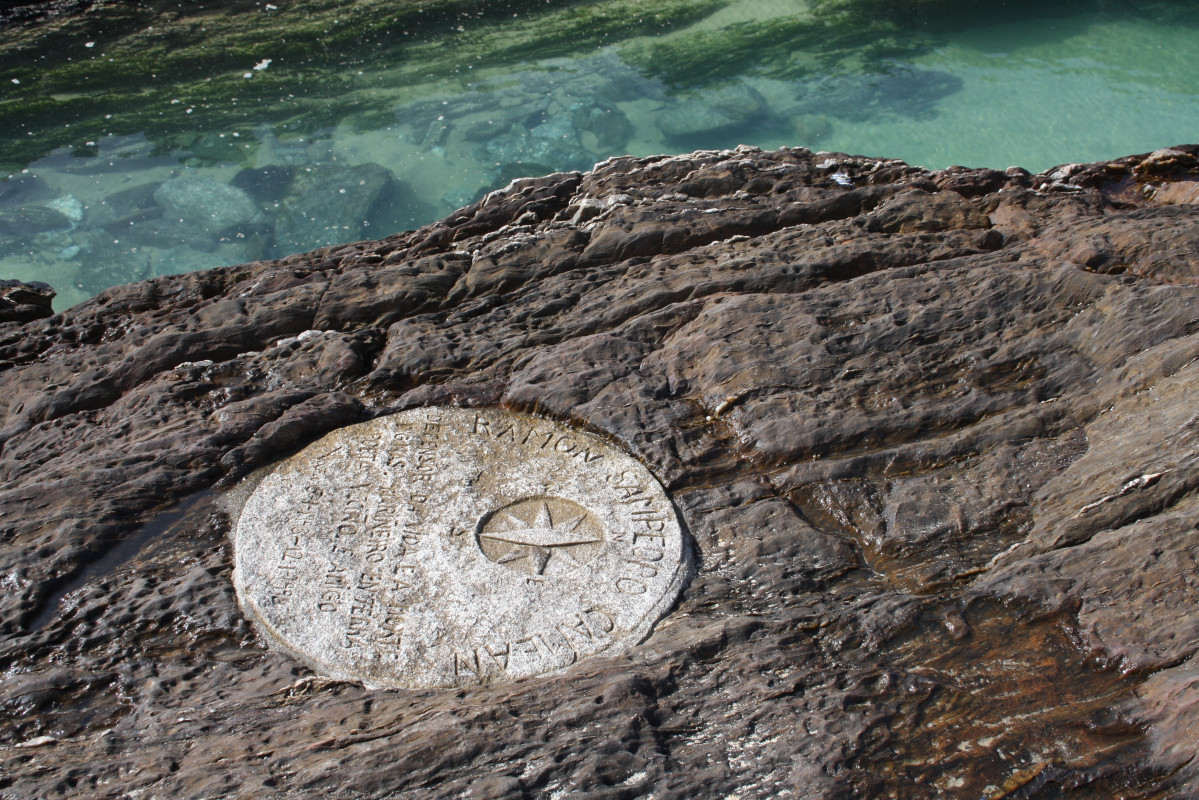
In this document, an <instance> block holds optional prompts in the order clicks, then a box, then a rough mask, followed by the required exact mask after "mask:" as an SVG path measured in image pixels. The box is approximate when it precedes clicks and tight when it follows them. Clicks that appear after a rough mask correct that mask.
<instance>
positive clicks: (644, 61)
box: [0, 0, 1199, 308]
mask: <svg viewBox="0 0 1199 800" xmlns="http://www.w3.org/2000/svg"><path fill="white" fill-rule="evenodd" d="M825 2H829V0H825ZM564 5H565V6H566V8H565V10H556V11H554V13H553V14H550V15H549V16H537V15H535V14H534V13H533V12H531V11H528V10H527V9H526V7H524V6H521V7H520V8H518V9H517V10H516V11H514V12H513V13H511V14H508V13H507V9H508V6H507V5H505V6H503V7H502V8H501V9H500V10H502V11H503V12H504V13H496V9H497V8H499V6H498V5H497V4H487V3H475V4H473V5H470V8H469V10H468V11H464V12H461V13H458V14H457V15H451V16H447V17H445V18H444V19H438V20H437V21H436V23H435V24H432V25H429V26H426V28H424V29H421V30H420V31H415V32H412V31H399V33H400V34H403V35H397V34H396V31H394V30H393V31H392V32H391V33H390V34H387V35H384V34H381V33H378V32H373V33H372V32H367V33H362V32H361V31H359V32H358V33H355V34H354V35H355V36H357V37H358V38H357V39H355V40H353V41H352V42H351V44H344V43H341V44H338V43H336V42H334V43H331V44H330V45H329V47H328V48H326V49H325V51H324V52H322V53H318V54H316V55H312V56H306V55H297V54H296V52H294V50H295V48H289V46H288V44H287V41H286V39H287V36H288V35H287V34H280V35H279V36H278V38H275V39H272V38H271V37H269V36H268V37H266V38H264V39H261V40H259V39H253V40H252V41H251V44H250V45H247V47H246V49H245V50H244V52H243V51H236V52H235V51H234V50H233V49H232V47H231V45H228V44H221V45H220V48H223V50H222V52H223V54H224V55H225V57H224V58H223V62H222V63H217V62H214V61H211V60H209V61H204V60H203V59H199V60H196V61H195V62H194V63H192V62H188V63H189V64H190V66H188V67H187V69H184V67H174V66H171V64H172V63H173V62H170V61H169V59H168V58H167V56H166V55H163V56H161V58H162V59H163V60H162V61H160V62H157V63H159V64H160V65H161V66H162V69H163V72H164V73H165V72H168V71H170V72H172V73H173V74H171V75H169V76H168V75H165V74H164V75H161V76H160V75H159V74H158V73H157V72H156V71H155V70H156V67H155V66H154V62H151V63H150V64H149V65H148V66H145V65H143V66H138V67H137V68H136V69H134V68H132V67H131V68H130V69H128V70H126V71H124V72H122V71H121V70H120V69H118V68H119V67H120V66H121V62H122V59H124V60H125V61H130V60H131V59H132V56H130V55H128V54H129V53H133V52H138V51H137V48H142V50H144V51H147V52H159V51H157V50H155V49H154V48H156V47H159V46H160V45H161V43H160V42H158V40H157V39H155V38H154V37H155V36H156V35H159V34H156V33H155V26H154V24H153V23H154V22H155V21H154V20H149V21H147V20H145V19H140V20H135V21H132V22H129V21H126V23H123V24H126V25H127V26H128V27H129V30H130V31H133V33H129V32H128V31H126V32H125V34H122V35H123V36H124V38H121V37H118V36H115V35H113V34H111V32H108V31H101V32H100V33H99V34H97V33H96V32H94V31H93V30H77V31H76V30H73V29H70V28H65V29H63V30H62V31H59V32H58V33H57V34H56V35H55V36H53V37H50V36H48V37H46V41H45V43H44V51H39V50H37V49H36V43H37V41H38V40H37V37H36V36H34V35H33V34H31V33H30V34H22V35H23V36H25V39H24V40H22V41H25V42H26V46H25V50H23V51H22V55H21V59H9V60H8V61H3V60H0V67H3V69H0V86H3V87H5V89H2V90H0V91H4V92H8V96H7V97H3V96H0V120H3V121H4V126H5V127H6V128H7V130H5V129H0V164H3V165H5V166H4V168H3V170H0V176H2V175H8V178H7V179H5V180H3V181H0V278H18V279H22V280H41V281H46V282H48V283H50V284H51V285H52V286H54V287H55V289H56V290H58V292H59V297H58V298H57V299H56V302H55V306H56V308H64V307H66V306H68V305H71V304H73V303H76V302H79V301H81V300H83V299H85V298H87V297H89V296H91V295H92V294H94V293H96V292H98V291H101V290H103V289H104V288H107V287H108V286H112V285H115V284H118V283H124V282H127V281H132V280H138V279H142V278H147V277H153V276H155V275H162V274H171V273H176V272H183V271H187V270H192V269H201V268H205V267H211V266H220V265H224V264H232V263H240V262H244V261H249V260H253V259H257V258H266V257H276V256H281V255H286V254H289V253H292V252H299V251H303V250H307V249H311V248H314V247H318V246H323V245H327V244H335V243H341V242H346V241H355V240H359V239H363V238H379V237H382V236H385V235H388V234H391V233H394V232H397V231H399V230H403V229H407V228H412V227H416V226H418V225H421V224H424V223H426V222H430V221H432V220H435V219H437V218H439V217H442V216H444V215H446V214H448V213H449V212H450V211H452V210H454V209H455V208H457V207H459V206H461V205H464V204H466V203H469V202H471V201H472V200H474V199H476V198H478V197H479V196H481V194H482V193H484V192H485V191H488V190H490V189H494V188H497V187H500V186H503V185H505V184H506V183H507V182H508V181H509V180H511V179H512V178H515V177H518V176H522V175H530V174H543V173H546V172H550V171H556V170H571V169H588V168H590V167H591V166H592V165H593V164H594V163H596V162H597V161H600V160H602V159H604V158H607V157H609V156H613V155H619V154H626V153H631V154H634V155H650V154H654V153H663V152H680V151H686V150H691V149H696V148H729V147H733V146H735V145H737V144H753V145H758V146H761V147H763V148H773V147H778V146H782V145H792V146H806V147H810V148H811V149H813V150H829V151H843V152H850V153H859V154H865V155H877V156H887V157H893V158H900V159H903V160H905V161H908V162H910V163H913V164H920V165H923V166H927V167H930V168H941V167H945V166H949V165H951V164H964V165H969V166H989V167H996V168H1003V167H1006V166H1009V165H1013V164H1018V165H1021V166H1024V167H1026V168H1028V169H1030V170H1033V171H1039V170H1042V169H1046V168H1048V167H1050V166H1053V165H1056V164H1060V163H1066V162H1070V161H1090V160H1100V159H1107V158H1113V157H1117V156H1121V155H1126V154H1130V153H1136V152H1144V151H1149V150H1154V149H1158V148H1161V147H1166V146H1169V145H1172V144H1179V143H1184V142H1196V141H1199V58H1195V54H1196V53H1199V13H1197V12H1195V11H1193V10H1191V9H1190V4H1178V3H1164V2H1162V3H1151V4H1119V3H1098V2H1097V3H1081V4H1067V5H1066V7H1067V8H1069V9H1072V10H1069V11H1061V10H1059V11H1057V12H1055V13H1048V12H1046V11H1045V10H1043V9H1042V10H1040V11H1037V12H1036V13H1033V12H1028V11H1025V12H1024V13H1023V14H1022V16H1019V17H1016V16H1013V15H1008V16H1006V17H1004V18H1000V19H996V18H995V17H994V15H992V16H991V17H990V18H988V19H985V20H983V19H975V20H970V19H965V18H961V17H959V18H956V19H954V20H953V21H952V24H941V23H942V22H943V21H941V20H936V19H912V20H906V21H905V20H902V19H900V20H899V22H898V23H895V24H893V21H889V22H888V23H887V26H884V27H880V28H878V29H877V30H876V29H874V28H871V29H869V30H864V31H862V30H859V29H860V27H861V23H859V22H855V21H854V20H852V19H843V18H842V17H836V18H833V17H827V18H826V17H820V16H819V15H818V13H819V12H820V10H821V9H820V7H819V4H818V3H817V4H816V5H810V4H809V3H808V2H807V0H770V2H748V0H746V1H743V2H706V3H699V2H695V3H679V2H675V3H673V5H664V6H663V8H664V9H665V10H662V11H661V12H660V13H658V15H657V16H654V17H652V18H647V15H642V16H641V17H636V18H634V17H632V16H630V14H631V11H630V8H640V7H645V8H656V6H654V4H653V3H645V4H640V5H638V4H634V5H633V6H630V5H629V4H628V3H625V4H623V5H621V4H620V3H619V0H611V2H607V3H605V2H595V3H574V4H564ZM324 8H326V11H327V10H328V9H329V8H334V7H333V6H329V4H328V3H326V6H325V7H324ZM1129 9H1134V10H1131V11H1130V10H1129ZM335 10H336V9H335V8H334V11H333V12H329V13H335ZM609 10H610V11H611V12H612V13H609ZM245 13H253V14H257V15H259V19H260V20H262V22H261V26H262V27H263V28H264V29H266V30H269V27H270V26H271V25H273V24H276V22H275V21H276V20H280V19H281V18H279V17H278V16H277V15H278V14H281V13H285V10H284V9H277V8H275V7H274V6H272V5H270V4H261V3H260V4H258V5H257V7H255V10H253V11H252V12H245ZM555 14H556V16H555ZM586 14H591V15H592V16H585V15H586ZM597 14H598V15H599V16H596V15H597ZM273 15H274V16H273ZM604 15H606V16H604ZM621 15H623V16H621ZM814 15H815V16H814ZM235 16H236V15H217V16H211V17H203V18H199V21H197V20H182V21H180V20H178V19H176V20H173V21H172V24H174V25H176V26H178V25H180V24H183V22H186V23H187V24H188V25H189V26H190V27H189V28H188V30H189V32H190V33H189V35H192V36H200V37H203V36H216V35H218V34H219V32H220V29H221V26H222V25H227V24H232V22H229V20H233V19H234V18H235ZM829 19H833V20H834V21H833V22H829V21H828V20H829ZM340 22H341V21H340V20H337V19H333V20H332V21H330V20H329V19H328V18H322V22H321V24H322V25H324V26H325V28H323V29H322V30H321V31H318V32H317V34H314V35H315V36H317V37H318V40H319V37H320V36H332V33H330V31H334V32H335V31H336V28H337V25H338V24H340ZM163 24H164V23H160V24H159V30H166V31H168V32H169V36H171V37H176V38H177V37H178V36H179V34H178V32H177V30H176V31H174V32H170V31H171V30H172V29H169V28H163ZM280 24H281V23H280ZM397 24H399V23H397ZM405 24H406V23H405ZM555 26H557V27H555ZM855 26H856V27H855ZM858 34H860V35H858ZM239 35H240V34H239ZM295 35H296V36H298V35H300V34H298V33H297V34H295ZM161 36H162V37H163V39H164V40H165V39H167V38H169V37H168V33H162V34H161ZM388 36H394V37H395V41H391V40H389V39H388ZM93 37H94V38H93ZM139 37H140V38H139ZM555 37H556V38H555ZM13 41H14V39H12V37H10V39H9V41H8V43H7V44H5V42H4V41H3V40H0V48H3V47H6V46H7V47H9V48H10V50H11V49H12V48H13V47H14V45H13ZM31 41H32V42H34V43H35V45H28V42H31ZM172 41H174V40H172ZM199 41H201V42H202V41H203V40H202V38H201V39H200V40H199ZM239 41H240V40H239ZM330 41H332V40H330ZM396 42H400V43H399V44H397V43H396ZM64 43H65V44H64ZM172 46H173V45H172ZM64 47H65V48H67V49H66V52H67V53H69V54H71V55H69V56H67V57H65V60H64V56H63V54H62V51H63V48H64ZM198 47H200V48H201V49H203V47H204V45H203V44H202V43H201V44H200V45H198ZM337 48H344V52H341V51H339V50H338V49H337ZM214 49H218V48H217V46H216V45H214ZM161 52H162V53H164V54H165V53H167V52H169V51H166V50H163V51H161ZM330 52H333V55H332V56H330ZM0 54H2V50H0ZM55 59H57V60H55ZM31 60H32V63H35V64H36V63H45V64H46V65H47V66H46V67H45V69H43V70H40V71H39V70H38V69H32V70H31V69H28V68H27V67H28V64H29V63H31ZM67 61H69V62H70V63H69V64H67V63H66V62H67ZM5 64H7V66H4V65H5ZM18 64H21V65H23V66H21V67H20V68H18V66H17V65H18ZM52 64H54V65H57V66H54V67H53V68H51V66H52ZM197 64H198V65H199V66H198V67H197V66H196V65H197ZM168 67H169V70H168ZM56 69H57V70H58V72H55V70H56ZM139 69H140V70H142V73H137V70H139ZM188 69H190V70H192V71H191V72H189V71H188ZM197 69H200V70H208V71H209V73H204V74H200V73H197V72H196V70H197ZM64 70H65V71H64ZM135 73H136V74H139V75H140V77H138V78H137V81H141V82H140V83H139V82H137V81H134V80H132V79H131V78H130V77H129V76H130V75H134V74H135ZM63 76H66V77H63ZM72 81H75V82H77V83H78V86H74V85H73V84H72V83H71V82H72ZM105 81H109V82H110V83H106V82H105ZM9 86H11V87H13V88H12V89H8V88H7V87H9ZM39 87H40V91H41V92H42V94H37V92H38V91H39ZM76 131H78V134H77V136H76V133H75V132H76ZM72 137H75V138H72Z"/></svg>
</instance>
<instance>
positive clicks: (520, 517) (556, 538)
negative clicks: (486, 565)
mask: <svg viewBox="0 0 1199 800" xmlns="http://www.w3.org/2000/svg"><path fill="white" fill-rule="evenodd" d="M603 542H604V536H603V526H602V525H601V524H600V522H599V520H597V519H596V518H595V516H594V515H593V514H592V513H591V512H590V511H588V510H587V509H585V508H583V507H582V506H581V505H579V504H578V503H574V502H572V501H570V500H566V499H564V498H561V497H533V498H529V499H527V500H519V501H517V502H515V503H512V504H510V505H507V506H504V507H503V508H500V509H498V510H496V511H495V512H493V513H492V514H491V515H490V516H488V517H487V518H485V519H484V521H483V525H482V526H481V527H480V529H479V549H481V550H482V551H483V554H484V555H485V556H487V557H488V558H489V559H491V560H492V561H494V562H496V563H497V564H503V565H505V566H507V567H510V568H512V569H516V570H520V571H521V572H526V573H529V574H531V575H543V574H547V573H548V574H550V575H553V574H555V573H559V572H564V571H568V570H571V569H574V568H575V567H578V566H581V565H583V564H586V563H587V562H588V561H590V560H591V559H592V558H594V557H595V556H596V554H597V553H599V551H600V548H601V547H602V546H603Z"/></svg>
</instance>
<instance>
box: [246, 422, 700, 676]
mask: <svg viewBox="0 0 1199 800" xmlns="http://www.w3.org/2000/svg"><path fill="white" fill-rule="evenodd" d="M235 562H236V566H235V570H234V573H233V578H234V583H235V584H236V587H237V591H238V597H239V599H240V602H241V604H242V608H243V610H244V611H245V613H246V614H247V615H248V616H249V617H250V618H251V619H253V620H254V622H255V623H256V624H257V625H258V626H259V628H260V630H262V631H263V633H264V634H265V635H266V636H267V637H268V638H269V639H270V640H271V642H272V643H273V644H274V645H276V646H278V647H280V648H281V649H284V650H286V651H288V652H290V653H291V654H293V655H294V656H296V657H297V658H299V659H300V660H302V661H304V662H305V663H307V664H308V665H309V666H311V667H312V668H313V669H314V670H316V671H317V672H318V673H321V674H323V675H327V676H332V677H341V678H352V679H357V680H361V681H363V682H365V683H367V684H369V685H392V686H407V687H449V686H460V685H467V684H474V683H479V682H489V681H497V680H507V679H514V678H520V677H523V676H528V675H536V674H541V673H547V672H555V671H558V670H562V669H565V668H567V667H569V666H570V665H571V664H574V663H575V662H576V661H578V660H579V659H581V658H585V657H587V656H590V655H594V654H596V653H601V652H603V653H613V652H619V651H621V650H624V649H626V648H628V647H631V646H632V645H634V644H636V643H638V642H639V641H641V640H642V639H643V638H644V637H645V636H646V635H647V634H648V633H649V631H650V629H651V628H652V626H653V625H654V623H655V622H656V621H657V620H658V619H659V618H660V617H661V616H662V615H663V614H664V613H665V612H666V611H667V610H669V608H670V607H671V605H672V604H673V603H674V600H675V598H676V596H677V594H678V592H679V590H680V589H681V587H682V584H683V582H684V581H685V580H686V578H687V574H688V557H687V547H686V543H685V541H684V538H683V533H682V531H681V529H680V526H679V523H678V519H677V517H676V515H675V512H674V509H673V507H672V506H671V503H670V501H669V500H668V499H667V497H666V495H665V493H664V491H663V490H662V487H661V486H660V485H659V484H658V482H657V481H656V480H655V478H654V477H653V475H652V474H651V473H650V472H649V471H648V470H647V469H646V468H645V467H644V466H643V465H642V464H641V463H640V462H638V461H637V460H635V459H633V458H632V457H630V456H628V455H626V454H624V453H622V452H620V451H618V450H617V449H615V448H614V447H612V446H611V445H609V444H607V443H605V442H604V441H602V440H600V439H599V438H597V437H595V436H592V435H589V434H586V433H581V432H579V431H573V430H569V429H567V428H564V427H562V426H560V425H558V424H556V423H553V422H550V421H547V420H544V419H536V418H533V417H526V416H520V415H515V414H510V413H507V412H504V411H499V410H495V409H451V408H421V409H414V410H410V411H406V412H403V413H400V414H396V415H394V416H389V417H382V418H379V419H376V420H372V421H370V422H367V423H363V424H360V425H354V426H351V427H347V428H343V429H341V430H338V431H334V432H333V433H331V434H329V435H328V436H326V437H325V438H323V439H321V440H320V441H318V442H316V443H314V444H312V445H311V446H309V447H308V448H306V449H305V450H303V451H302V452H300V453H298V454H297V455H295V456H293V457H292V458H290V459H287V460H286V461H283V462H282V463H280V464H279V465H277V466H276V467H275V468H274V469H273V470H272V471H271V472H270V473H269V474H268V475H267V476H266V477H265V478H263V479H262V480H261V482H260V483H259V484H258V485H257V487H256V488H255V489H254V490H253V493H252V494H251V495H250V496H249V498H248V499H247V500H246V502H245V505H244V507H243V508H242V509H241V513H240V517H239V519H238V522H237V527H236V532H235Z"/></svg>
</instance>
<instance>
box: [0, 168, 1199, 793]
mask: <svg viewBox="0 0 1199 800" xmlns="http://www.w3.org/2000/svg"><path fill="white" fill-rule="evenodd" d="M1197 185H1199V147H1195V146H1183V147H1178V148H1174V149H1170V150H1162V151H1158V152H1156V153H1153V154H1151V155H1146V156H1135V157H1129V158H1125V159H1120V160H1117V161H1114V162H1110V163H1103V164H1083V165H1078V164H1075V165H1067V166H1064V167H1060V168H1058V169H1056V170H1053V171H1050V172H1048V173H1045V174H1042V175H1035V176H1034V175H1029V174H1028V173H1026V172H1024V171H1022V170H1019V169H1010V170H1008V171H1007V172H996V171H993V170H969V169H962V168H953V169H950V170H946V171H942V172H928V171H925V170H922V169H919V168H915V167H910V166H908V165H906V164H903V163H901V162H897V161H888V160H877V159H868V158H860V157H850V156H845V155H840V154H827V153H819V154H813V153H810V152H808V151H806V150H782V151H777V152H760V151H757V150H754V149H748V148H743V149H739V150H736V151H723V152H700V153H694V154H691V155H686V156H677V157H658V158H646V159H633V158H618V159H613V160H610V161H607V162H604V163H603V164H601V165H597V168H596V169H595V170H594V171H593V172H590V173H585V174H579V173H569V174H556V175H551V176H548V177H544V178H538V179H528V180H521V181H517V182H515V183H513V184H512V185H511V186H509V187H508V188H507V189H505V190H503V191H500V192H496V193H494V194H492V195H489V196H488V197H486V198H484V199H483V200H482V201H480V202H479V203H478V204H476V205H474V206H470V207H468V208H465V209H463V210H461V211H459V212H457V213H455V214H454V215H452V216H451V217H449V218H447V219H445V220H443V221H441V222H439V223H436V224H434V225H431V226H429V227H426V228H423V229H421V230H418V231H415V232H408V233H403V234H398V235H396V236H393V237H390V238H388V239H384V240H382V241H375V242H363V243H359V244H354V245H348V246H342V247H333V248H326V249H323V250H318V251H314V252H312V253H308V254H304V255H297V256H292V257H289V258H285V259H282V260H279V261H270V262H255V263H251V264H246V265H242V266H237V267H229V268H222V269H217V270H211V271H207V272H198V273H189V274H184V275H179V276H174V277H164V278H157V279H154V280H152V281H147V282H143V283H137V284H132V285H128V286H122V287H118V288H115V289H111V290H109V291H106V292H104V293H103V294H101V295H99V296H98V297H96V298H94V299H93V300H91V301H88V302H86V303H84V304H82V305H79V306H76V307H73V308H71V309H69V310H67V311H65V312H62V313H59V314H51V311H50V308H49V300H48V298H49V290H48V288H47V287H45V286H40V285H35V286H28V287H26V286H23V285H6V286H4V287H0V295H2V297H0V386H2V391H0V448H2V449H0V586H2V587H3V591H2V592H0V609H2V611H0V675H2V682H3V683H2V685H3V691H2V692H0V798H4V800H10V799H12V800H17V799H20V800H24V798H67V797H70V798H126V797H132V798H147V799H148V798H251V797H253V798H297V797H329V798H390V797H401V796H411V797H421V798H457V797H472V798H518V797H554V798H558V797H563V798H564V797H572V798H597V799H598V798H642V797H644V798H648V797H651V796H652V797H654V798H655V799H656V800H665V799H666V798H695V797H733V796H735V797H739V798H766V797H771V798H774V797H797V798H928V797H933V796H941V797H954V798H957V797H961V798H979V797H985V798H995V799H997V798H1008V797H1012V798H1017V797H1022V798H1029V797H1045V798H1048V797H1055V798H1056V797H1077V798H1096V797H1099V798H1107V797H1111V798H1115V797H1122V798H1167V797H1170V798H1174V797H1178V798H1189V797H1197V796H1199V744H1197V743H1199V728H1197V726H1196V719H1199V405H1197V404H1196V401H1195V398H1196V392H1197V390H1199V206H1196V205H1195V204H1194V203H1195V199H1196V197H1199V195H1197V194H1196V191H1195V187H1196V186H1197ZM430 404H442V405H461V406H490V405H498V406H503V407H506V408H509V409H512V410H517V411H523V412H530V413H534V414H539V415H543V416H547V417H550V418H553V419H555V420H558V421H560V422H563V423H566V424H571V425H575V426H579V427H583V428H586V429H588V430H591V431H593V432H596V433H597V434H599V435H601V436H606V437H608V438H610V439H611V440H612V441H614V442H616V443H618V444H619V445H620V446H622V447H623V448H625V449H627V450H628V451H630V452H631V453H633V454H635V455H636V456H637V457H638V458H640V459H641V460H642V461H643V462H644V463H645V464H646V465H647V466H649V468H650V469H651V470H653V471H654V473H655V474H656V475H657V476H658V477H659V478H660V479H661V481H662V482H663V484H664V485H665V486H666V487H667V488H668V490H669V492H670V494H671V496H672V498H673V501H674V503H675V504H676V506H677V508H678V510H679V513H680V517H681V519H682V520H683V521H684V523H685V524H686V526H687V528H688V530H689V532H690V536H691V538H692V541H693V544H694V549H695V552H696V559H697V574H696V576H695V578H694V579H693V580H692V581H691V583H690V585H689V586H688V587H687V588H686V589H685V591H684V592H683V594H682V596H681V598H680V600H679V602H678V605H677V607H676V608H675V609H674V611H673V612H672V613H671V614H670V615H669V616H667V617H666V619H664V620H663V621H662V622H661V623H660V624H659V625H658V627H657V629H656V630H655V631H654V633H653V634H652V635H651V636H650V637H649V638H648V639H647V640H646V641H645V642H644V643H642V644H641V645H640V646H638V647H635V648H633V649H632V650H631V651H630V652H628V653H625V654H623V655H620V656H616V657H607V658H593V659H590V660H587V661H584V662H581V663H579V664H577V665H576V666H574V667H573V668H571V669H570V670H568V671H567V672H565V673H562V674H559V675H553V676H548V677H539V678H531V679H526V680H522V681H517V682H515V683H508V684H496V685H481V686H478V687H475V688H470V689H461V690H428V691H405V690H368V689H365V688H363V687H361V686H358V685H356V684H353V683H347V682H340V681H329V680H324V679H322V678H321V677H320V676H315V675H313V674H311V673H310V672H308V671H307V670H306V669H305V668H304V667H302V666H301V665H300V664H298V663H297V662H295V661H293V660H292V659H291V658H289V657H287V656H286V655H283V654H280V653H276V652H272V651H270V650H269V649H267V648H266V647H265V645H264V643H263V642H261V641H259V640H257V639H256V638H255V634H254V632H253V630H252V628H251V627H250V626H249V625H248V624H247V623H246V622H245V620H243V618H242V616H241V614H240V612H239V610H238V608H237V604H236V600H235V597H234V592H233V588H232V583H231V580H230V571H231V558H230V546H229V520H228V518H227V516H226V515H225V514H224V513H223V512H222V511H221V510H220V507H219V506H218V505H217V500H218V498H219V496H220V494H221V493H222V492H224V491H227V490H228V489H229V487H231V486H233V485H234V484H235V483H236V482H237V481H238V480H239V479H240V478H241V477H242V476H244V475H246V474H247V473H249V472H250V471H252V470H254V469H256V468H258V467H260V466H263V465H266V464H269V463H272V462H273V461H275V460H277V459H279V458H281V457H283V456H285V455H287V454H289V453H292V452H294V451H296V450H297V449H299V448H301V447H303V446H304V445H306V444H308V443H310V442H312V441H314V440H315V439H317V438H319V437H320V436H321V435H322V434H324V433H326V432H328V431H330V430H333V429H335V428H338V427H341V426H344V425H347V424H350V423H353V422H358V421H362V420H365V419H369V418H371V417H374V416H378V415H381V414H387V413H393V412H395V411H398V410H401V409H406V408H412V407H416V406H422V405H430Z"/></svg>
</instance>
